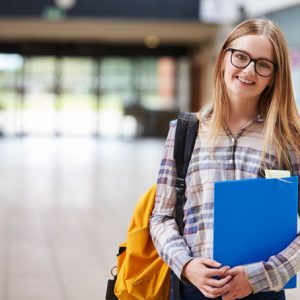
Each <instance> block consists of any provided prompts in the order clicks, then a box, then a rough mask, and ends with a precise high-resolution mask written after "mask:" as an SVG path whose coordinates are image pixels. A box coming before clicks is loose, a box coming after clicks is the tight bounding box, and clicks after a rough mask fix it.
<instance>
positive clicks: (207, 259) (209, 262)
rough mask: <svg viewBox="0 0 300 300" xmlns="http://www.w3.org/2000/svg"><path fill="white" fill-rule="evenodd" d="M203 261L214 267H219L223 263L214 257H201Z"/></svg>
mask: <svg viewBox="0 0 300 300" xmlns="http://www.w3.org/2000/svg"><path fill="white" fill-rule="evenodd" d="M201 263H202V264H204V265H206V266H209V267H213V268H219V267H221V264H220V263H219V262H217V261H215V260H213V259H210V258H201Z"/></svg>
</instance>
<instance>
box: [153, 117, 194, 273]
mask: <svg viewBox="0 0 300 300" xmlns="http://www.w3.org/2000/svg"><path fill="white" fill-rule="evenodd" d="M175 132H176V121H172V122H171V123H170V129H169V133H168V136H167V140H166V142H165V146H164V153H163V158H162V161H161V165H160V169H159V174H158V178H157V189H156V198H155V205H154V208H153V211H152V215H151V217H150V234H151V237H152V240H153V243H154V245H155V247H156V250H157V252H158V254H159V256H160V257H161V258H162V259H163V260H164V261H165V262H166V263H167V264H168V265H169V266H170V268H171V269H172V270H173V272H174V273H175V274H176V276H177V277H178V278H181V273H182V269H183V267H184V265H185V264H186V263H187V262H188V261H190V260H191V259H192V257H191V253H190V250H189V247H188V246H187V244H186V242H185V240H184V238H183V237H182V236H181V235H180V234H179V231H178V226H177V224H176V221H175V219H174V211H175V202H176V188H175V184H176V177H177V174H176V164H175V160H174V158H173V151H174V142H175Z"/></svg>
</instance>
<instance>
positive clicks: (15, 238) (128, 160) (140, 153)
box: [0, 137, 300, 300]
mask: <svg viewBox="0 0 300 300" xmlns="http://www.w3.org/2000/svg"><path fill="white" fill-rule="evenodd" d="M162 149H163V140H155V139H143V140H136V141H116V140H109V139H102V140H101V139H91V138H46V137H44V138H43V137H39V138H35V137H27V138H26V137H25V138H6V139H1V140H0V163H1V169H0V286H1V289H0V300H102V299H104V296H105V288H106V282H107V279H108V278H110V269H111V267H112V266H113V265H114V263H115V254H116V252H117V248H118V244H119V243H120V242H122V241H123V240H124V238H125V235H126V230H127V226H128V223H129V219H130V216H131V213H132V211H133V207H134V205H135V202H136V201H137V199H138V197H139V196H140V195H141V194H142V193H143V192H144V191H145V190H146V189H147V187H149V186H150V185H151V184H152V183H153V182H154V181H155V179H156V175H157V172H158V168H159V164H160V158H161V155H162ZM297 295H298V296H297ZM299 295H300V293H299V288H298V289H297V291H296V290H293V291H289V292H288V297H287V299H288V300H296V299H299Z"/></svg>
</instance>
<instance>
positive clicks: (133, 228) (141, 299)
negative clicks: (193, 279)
mask: <svg viewBox="0 0 300 300" xmlns="http://www.w3.org/2000/svg"><path fill="white" fill-rule="evenodd" d="M155 192H156V184H154V185H153V186H152V187H151V188H150V189H149V190H148V191H147V192H146V193H145V194H144V195H143V196H142V197H141V198H140V199H139V201H138V203H137V205H136V207H135V209H134V213H133V216H132V219H131V221H130V225H129V228H128V233H127V241H126V242H124V243H122V244H121V245H120V249H121V251H122V249H124V251H123V252H121V253H120V254H119V255H118V259H117V270H118V276H117V280H116V283H115V290H114V291H115V295H116V296H117V297H118V298H119V299H121V300H145V299H147V300H152V299H153V300H166V299H169V295H170V274H169V273H170V269H169V267H168V265H167V264H166V263H165V262H163V261H162V260H161V258H160V257H159V256H158V254H157V252H156V249H155V247H154V245H153V243H152V239H151V236H150V234H149V218H150V215H151V212H152V209H153V206H154V200H155ZM137 245H138V246H137Z"/></svg>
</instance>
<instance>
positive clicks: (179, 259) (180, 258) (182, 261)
mask: <svg viewBox="0 0 300 300" xmlns="http://www.w3.org/2000/svg"><path fill="white" fill-rule="evenodd" d="M192 259H193V257H191V256H188V255H186V254H185V253H182V254H179V255H177V256H176V263H175V264H174V265H173V268H172V270H173V272H174V273H175V274H176V276H177V277H178V278H179V279H180V280H181V281H183V282H185V283H189V282H188V281H187V280H186V278H185V277H184V276H182V270H183V268H184V266H185V265H186V264H187V263H188V262H189V261H191V260H192Z"/></svg>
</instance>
